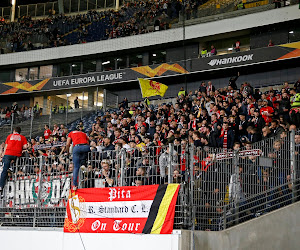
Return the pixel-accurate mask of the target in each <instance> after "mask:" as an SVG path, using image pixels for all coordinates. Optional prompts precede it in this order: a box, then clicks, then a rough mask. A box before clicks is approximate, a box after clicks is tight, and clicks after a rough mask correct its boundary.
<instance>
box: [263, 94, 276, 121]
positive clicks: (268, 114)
mask: <svg viewBox="0 0 300 250" xmlns="http://www.w3.org/2000/svg"><path fill="white" fill-rule="evenodd" d="M273 113H274V109H273V108H272V107H270V106H268V100H266V99H265V100H263V107H262V108H261V109H260V114H261V116H262V118H264V120H265V122H266V124H267V125H268V124H269V123H270V122H271V121H272V116H273Z"/></svg>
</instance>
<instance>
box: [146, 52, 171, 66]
mask: <svg viewBox="0 0 300 250" xmlns="http://www.w3.org/2000/svg"><path fill="white" fill-rule="evenodd" d="M166 55H167V52H166V51H165V50H157V51H153V52H150V53H149V64H158V63H164V62H166Z"/></svg>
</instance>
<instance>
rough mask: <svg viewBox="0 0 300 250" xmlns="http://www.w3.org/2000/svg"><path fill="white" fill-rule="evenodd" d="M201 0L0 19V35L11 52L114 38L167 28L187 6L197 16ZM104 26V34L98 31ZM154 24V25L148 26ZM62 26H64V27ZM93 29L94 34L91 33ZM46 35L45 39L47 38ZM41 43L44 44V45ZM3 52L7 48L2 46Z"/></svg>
mask: <svg viewBox="0 0 300 250" xmlns="http://www.w3.org/2000/svg"><path fill="white" fill-rule="evenodd" d="M204 2H206V1H205V0H201V1H199V0H198V1H185V2H184V4H183V3H182V2H181V1H177V0H173V1H171V0H170V1H169V0H167V1H159V2H157V1H153V0H148V1H140V2H134V3H133V2H124V4H123V6H121V8H120V10H119V11H114V10H112V9H111V10H106V11H99V12H98V11H95V10H90V11H88V12H87V14H78V15H74V16H66V15H62V14H59V15H53V14H52V13H51V14H50V15H49V16H48V17H47V18H45V19H36V20H33V19H32V18H31V17H30V16H23V17H20V18H19V20H18V22H15V23H6V22H5V21H4V22H0V38H1V39H4V40H6V49H9V51H11V52H20V51H27V50H33V49H40V48H49V47H59V46H65V45H70V44H74V43H86V42H89V41H94V40H95V39H96V40H99V39H100V40H102V39H113V38H117V37H124V36H130V35H136V34H143V33H147V32H152V31H158V30H164V29H168V28H169V25H170V22H171V21H172V20H174V19H175V18H178V15H179V12H180V11H181V10H182V9H184V10H185V13H186V16H187V18H188V19H190V18H191V17H192V16H193V17H196V13H197V9H198V6H199V5H200V4H203V3H204ZM91 23H99V24H101V25H100V26H101V27H102V28H101V27H100V26H97V27H98V28H97V29H98V30H97V29H96V30H89V29H88V26H89V25H90V24H91ZM103 27H104V28H105V29H104V30H105V31H104V34H103V36H102V37H98V36H97V33H98V34H99V32H100V31H101V30H100V29H103ZM148 27H151V28H148ZM61 29H63V30H61ZM70 32H71V33H72V32H76V33H77V36H78V37H77V38H76V39H75V40H73V39H72V41H71V40H69V39H68V37H67V35H68V34H69V33H70ZM93 32H94V34H92V33H93ZM35 35H40V36H42V37H43V39H42V38H40V39H38V40H39V41H37V42H36V43H37V44H39V45H38V47H37V46H35V44H34V42H33V40H36V39H35V38H34V37H35ZM45 39H46V41H47V42H46V43H45V42H44V41H45ZM41 44H42V45H41ZM1 51H2V52H1V53H4V49H2V50H1Z"/></svg>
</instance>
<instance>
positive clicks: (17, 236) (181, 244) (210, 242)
mask: <svg viewBox="0 0 300 250" xmlns="http://www.w3.org/2000/svg"><path fill="white" fill-rule="evenodd" d="M299 224H300V202H297V203H294V204H292V205H289V206H287V207H284V208H281V209H279V210H276V211H274V212H271V213H268V214H266V215H263V216H261V217H259V218H256V219H253V220H250V221H248V222H245V223H242V224H239V225H237V226H235V227H232V228H229V229H227V230H224V231H220V232H207V231H194V232H192V231H186V230H174V231H173V234H171V235H153V234H146V235H145V234H144V235H138V234H84V233H81V234H78V233H75V234H71V233H63V232H62V229H49V228H36V229H32V228H4V227H0V242H1V249H4V250H7V249H9V250H19V249H22V250H40V249H43V250H53V249H55V250H82V249H96V248H97V247H98V248H99V247H100V246H101V249H122V250H127V249H128V250H141V249H143V250H148V249H149V250H153V249H155V250H160V249H162V250H168V249H170V250H187V249H210V250H215V249H216V250H217V249H243V250H248V249H249V250H250V249H263V250H269V249H270V250H277V249H278V250H279V249H289V250H293V249H295V250H296V249H299V245H300V238H299V237H298V235H299V234H300V227H299Z"/></svg>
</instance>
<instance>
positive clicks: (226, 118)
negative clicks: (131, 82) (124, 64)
mask: <svg viewBox="0 0 300 250" xmlns="http://www.w3.org/2000/svg"><path fill="white" fill-rule="evenodd" d="M238 77H239V75H237V76H235V77H232V78H231V79H230V80H229V85H228V87H226V88H221V89H215V87H214V86H213V84H212V82H208V83H207V84H206V83H205V82H203V83H201V85H200V86H199V89H198V90H195V91H190V92H189V93H187V92H186V91H185V90H184V89H183V88H181V90H180V91H179V93H178V97H177V100H176V103H175V104H174V105H173V104H171V103H169V104H162V105H159V106H158V107H154V106H153V105H149V103H148V100H146V102H139V103H138V104H130V105H129V103H128V100H127V99H126V98H125V99H124V100H123V101H122V102H121V103H120V105H119V109H118V110H116V111H113V112H108V111H107V112H105V113H104V114H103V116H99V117H98V118H97V119H96V121H95V123H94V124H93V126H92V130H91V131H85V132H86V133H87V134H88V135H89V139H90V147H91V151H92V157H91V158H90V159H89V163H88V164H89V165H91V166H90V168H89V169H88V168H87V169H86V170H87V171H88V170H93V172H95V171H94V170H95V169H98V170H101V169H104V168H103V164H107V165H108V166H107V168H108V169H107V171H108V172H107V173H108V174H109V175H110V176H111V177H112V176H113V177H114V178H115V180H113V181H110V182H109V183H104V185H105V186H110V185H117V183H116V182H117V180H116V179H117V176H118V175H119V167H120V162H118V158H120V157H119V155H118V154H117V152H116V151H118V150H120V149H122V148H123V149H124V150H125V151H126V155H125V161H126V162H127V164H128V165H130V166H131V167H130V168H129V169H127V170H128V171H127V172H126V174H125V176H128V178H129V176H130V178H133V179H130V180H129V179H128V180H127V184H128V185H132V184H133V185H139V184H154V183H164V182H166V181H167V178H168V177H167V173H166V169H167V166H168V162H167V154H168V150H169V149H168V147H167V149H164V147H166V146H167V145H169V144H170V143H174V145H175V147H176V148H175V149H176V150H177V153H178V155H180V153H181V152H182V149H183V147H185V145H194V146H195V147H200V148H203V147H211V148H223V149H228V150H231V149H232V148H233V146H234V144H240V145H241V146H246V145H247V144H252V143H255V142H258V141H260V140H265V139H268V138H271V137H277V138H278V139H280V137H281V136H286V132H287V131H289V130H291V129H295V128H296V127H299V125H300V123H299V122H300V119H299V116H300V115H299V114H298V113H299V112H298V111H299V109H300V98H298V99H299V100H298V99H297V95H298V94H297V92H298V88H299V86H298V85H299V81H298V82H297V83H296V84H295V88H290V87H289V84H288V83H287V82H286V83H284V86H283V88H282V89H281V90H280V91H275V90H273V89H272V88H271V87H270V89H269V90H268V91H267V92H265V93H260V92H259V90H254V89H253V88H252V87H251V85H250V84H249V83H244V84H242V86H241V88H240V89H237V86H236V80H237V78H238ZM78 129H80V130H84V129H85V128H84V127H83V124H82V123H79V125H78ZM68 132H69V131H68V129H67V128H66V127H65V126H64V125H57V124H55V125H54V127H53V128H51V129H50V128H49V127H48V125H45V131H44V135H43V136H40V137H39V138H35V139H31V141H30V142H29V143H28V144H29V147H28V148H27V149H26V150H25V151H24V156H25V157H30V158H36V157H38V156H41V155H43V156H45V158H48V159H49V160H48V162H51V164H50V167H49V166H48V169H47V172H49V174H51V173H52V174H53V173H56V172H57V171H67V170H68V166H69V164H70V163H71V162H72V161H71V159H69V158H68V155H67V152H66V148H65V143H66V138H67V135H68ZM2 146H3V145H2ZM151 148H152V149H151ZM114 150H115V151H114ZM105 152H106V153H105ZM108 152H114V153H108ZM97 159H98V161H97ZM105 159H106V160H107V159H108V161H104V160H105ZM133 159H134V160H133ZM102 160H103V162H102ZM119 160H120V159H119ZM152 161H154V165H156V166H157V168H148V167H147V166H149V165H151V164H153V162H152ZM180 161H181V160H180V159H179V160H178V161H177V163H174V164H175V165H176V166H174V170H175V171H174V178H175V179H174V181H175V182H180V178H181V174H182V173H183V172H184V171H185V166H184V167H183V166H182V163H180ZM97 162H98V163H97ZM151 162H152V163H151ZM97 164H100V165H97ZM48 165H49V164H48ZM51 166H52V167H51ZM58 166H59V167H58ZM109 168H110V170H109ZM100 172H101V171H100ZM24 174H25V173H24ZM94 174H95V173H94ZM97 174H98V175H101V174H102V173H97ZM139 175H141V176H143V177H144V178H142V179H143V180H142V182H138V183H136V182H137V180H136V179H135V177H136V176H139ZM149 176H155V178H154V179H151V180H150V179H149V178H148V177H149ZM111 179H113V178H111ZM87 185H88V186H93V185H95V184H94V183H92V184H91V183H88V184H87Z"/></svg>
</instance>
